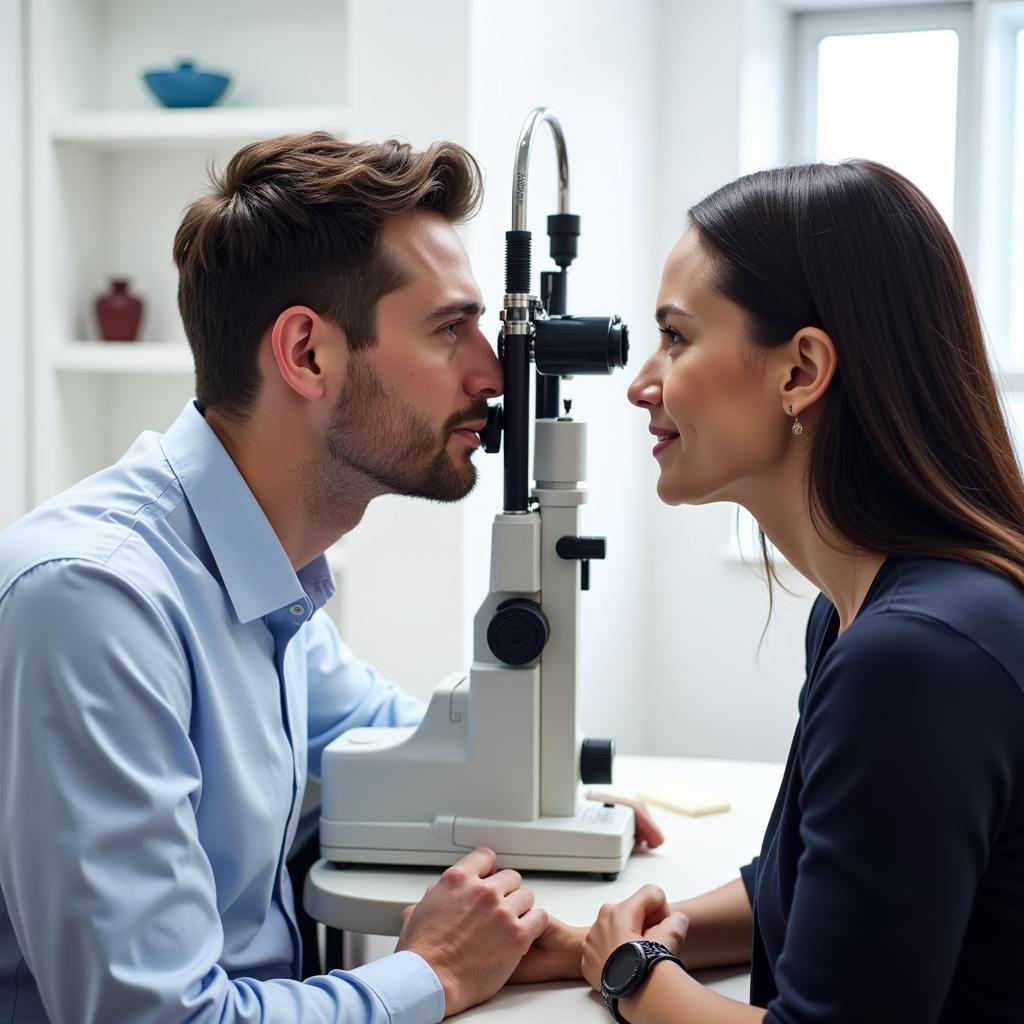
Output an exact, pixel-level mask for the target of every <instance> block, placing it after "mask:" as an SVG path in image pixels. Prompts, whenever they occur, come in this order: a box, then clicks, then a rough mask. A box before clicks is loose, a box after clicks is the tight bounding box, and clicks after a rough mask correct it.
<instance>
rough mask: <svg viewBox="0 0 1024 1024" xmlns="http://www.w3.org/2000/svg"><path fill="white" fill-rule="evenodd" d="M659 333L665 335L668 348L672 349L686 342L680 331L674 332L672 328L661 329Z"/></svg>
mask: <svg viewBox="0 0 1024 1024" xmlns="http://www.w3.org/2000/svg"><path fill="white" fill-rule="evenodd" d="M658 333H659V334H664V335H665V337H666V338H667V339H668V346H669V347H670V348H671V347H672V346H673V345H675V344H677V343H681V342H685V341H686V339H685V338H684V337H683V336H682V335H681V334H680V333H679V332H678V331H674V330H672V328H671V327H659V328H658Z"/></svg>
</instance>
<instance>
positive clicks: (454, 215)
mask: <svg viewBox="0 0 1024 1024" xmlns="http://www.w3.org/2000/svg"><path fill="white" fill-rule="evenodd" d="M210 178H211V183H212V188H211V190H210V192H209V193H208V194H206V195H204V196H203V197H202V198H200V199H198V200H197V201H196V202H194V203H193V204H192V205H191V206H190V207H189V208H188V210H187V212H186V213H185V217H184V219H183V220H182V222H181V226H180V227H179V228H178V231H177V234H176V235H175V236H174V262H175V265H176V266H177V268H178V275H179V276H178V309H179V310H180V312H181V319H182V321H183V323H184V325H185V334H186V335H187V337H188V341H189V345H190V346H191V348H192V356H193V359H194V360H195V368H196V398H197V399H198V402H199V406H200V408H201V409H206V408H207V407H214V408H216V409H217V410H218V411H219V412H221V413H222V414H224V415H227V416H231V417H234V418H244V417H245V415H246V414H247V412H248V410H249V408H250V406H251V404H252V402H253V399H254V398H255V396H256V392H257V390H258V388H259V385H260V375H259V371H258V369H257V363H256V352H257V348H258V346H259V342H260V338H261V337H262V336H263V333H264V332H265V331H266V329H267V328H268V327H269V326H270V325H271V324H273V322H274V320H275V319H276V318H277V316H278V314H279V313H280V312H281V310H283V309H287V308H288V306H292V305H305V306H309V307H310V308H311V309H313V310H315V311H316V312H317V313H318V314H319V315H320V316H322V317H324V319H326V320H329V321H330V322H331V323H333V324H335V325H337V326H338V327H340V328H341V329H342V330H343V331H344V332H345V335H346V337H347V340H348V344H349V347H350V349H352V350H353V351H355V350H358V349H361V348H365V347H367V346H369V345H372V344H373V343H374V341H375V332H376V317H375V310H376V306H377V301H378V299H380V297H381V296H382V295H385V294H387V293H388V292H390V291H393V290H395V289H396V288H400V287H402V286H403V285H404V284H405V283H406V280H405V277H404V272H403V269H402V268H401V267H400V266H399V265H398V264H397V263H396V261H395V260H394V259H393V258H391V257H390V256H389V254H388V253H387V251H386V250H385V248H384V247H383V246H382V244H381V242H380V227H381V224H382V222H383V220H384V219H385V218H386V217H389V216H392V215H395V214H401V213H407V212H409V211H412V210H417V209H422V210H432V211H435V212H437V213H440V214H441V215H442V216H444V217H445V218H446V219H448V220H449V221H451V222H453V223H454V222H458V221H462V220H465V219H467V218H468V217H471V216H472V215H473V214H474V213H475V212H476V210H477V207H478V206H479V203H480V198H481V175H480V168H479V166H478V164H477V162H476V161H475V160H474V159H473V157H472V156H471V155H470V154H469V153H468V152H467V151H466V150H465V149H463V148H462V147H461V146H458V145H455V144H454V143H450V142H436V143H434V144H433V145H432V146H430V147H429V148H428V149H426V150H424V151H423V152H416V151H414V150H413V149H412V147H411V146H409V145H408V144H406V143H401V142H398V141H396V140H394V139H390V140H388V141H387V142H382V143H369V142H367V143H358V144H353V143H345V142H340V141H339V140H338V139H336V138H334V137H333V136H332V135H328V134H327V133H326V132H313V133H310V134H308V135H289V136H283V137H281V138H276V139H268V140H266V141H264V142H254V143H252V144H251V145H248V146H245V147H244V148H242V149H240V150H239V151H238V152H237V153H236V154H235V155H234V156H233V157H232V159H231V161H230V162H229V163H228V165H227V168H226V169H225V171H224V173H223V174H222V175H218V174H217V173H216V172H214V171H211V173H210Z"/></svg>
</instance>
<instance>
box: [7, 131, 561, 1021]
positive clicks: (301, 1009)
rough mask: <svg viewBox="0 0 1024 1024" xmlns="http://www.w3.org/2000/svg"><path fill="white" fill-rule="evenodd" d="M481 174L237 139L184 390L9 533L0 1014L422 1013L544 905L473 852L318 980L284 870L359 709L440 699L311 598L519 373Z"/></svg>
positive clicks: (193, 287) (203, 269)
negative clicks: (393, 678) (108, 459)
mask: <svg viewBox="0 0 1024 1024" xmlns="http://www.w3.org/2000/svg"><path fill="white" fill-rule="evenodd" d="M479 194H480V179H479V170H478V168H477V166H476V164H475V162H474V161H473V159H472V157H471V156H470V155H469V154H468V153H466V152H465V151H464V150H462V149H461V148H459V147H458V146H454V145H449V144H436V145H434V146H432V147H431V148H430V149H428V150H427V151H425V152H422V153H416V152H413V151H412V150H411V149H410V148H409V147H408V146H405V145H400V144H398V143H396V142H388V143H384V144H381V145H371V144H364V145H346V144H343V143H341V142H338V141H337V140H336V139H334V138H332V137H331V136H329V135H325V134H313V135H307V136H302V137H290V138H283V139H274V140H270V141H268V142H263V143H257V144H254V145H251V146H248V147H246V148H244V149H243V150H241V151H240V152H239V153H238V154H237V155H236V156H235V157H234V159H233V160H232V161H231V162H230V163H229V165H228V167H227V169H226V171H225V174H224V177H223V178H222V179H219V180H215V182H214V188H213V190H212V192H211V193H210V194H209V195H207V196H205V197H203V198H201V199H199V200H198V201H197V202H196V203H195V204H193V206H192V207H191V208H190V209H189V210H188V212H187V213H186V216H185V218H184V220H183V222H182V224H181V227H180V229H179V231H178V233H177V236H176V238H175V242H174V258H175V262H176V264H177V267H178V271H179V308H180V311H181V316H182V320H183V322H184V325H185V330H186V333H187V335H188V339H189V343H190V345H191V347H192V352H193V356H194V359H195V367H196V396H197V398H196V402H195V403H192V402H190V403H189V404H188V405H187V406H186V408H185V409H184V411H183V412H182V413H181V415H180V417H179V418H178V419H177V421H176V422H175V423H174V424H173V425H172V426H171V427H170V429H169V430H168V431H167V432H166V433H165V434H163V435H162V436H161V435H155V434H143V435H142V436H141V437H140V438H139V439H138V440H137V441H136V442H135V444H134V445H133V447H132V448H131V449H130V450H129V451H128V452H127V454H126V455H125V456H124V457H123V458H122V459H121V460H120V461H119V462H118V463H117V464H116V465H114V466H112V467H110V468H109V469H106V470H104V471H102V472H101V473H99V474H97V475H96V476H93V477H90V478H89V479H87V480H85V481H82V482H81V483H80V484H78V485H76V486H75V487H73V488H71V489H70V490H69V491H67V492H65V493H64V494H62V495H60V496H58V497H57V498H54V499H53V500H51V501H49V502H47V503H46V504H44V505H43V506H41V507H40V508H38V509H36V510H35V511H34V512H32V513H30V514H29V515H27V516H25V517H24V518H23V519H22V520H20V521H19V522H18V523H16V524H15V525H14V526H12V527H11V528H10V529H9V530H8V531H6V532H5V534H4V535H3V536H2V537H0V835H2V836H3V840H2V843H0V895H2V899H0V1020H10V1021H13V1022H17V1024H23V1022H28V1021H32V1022H36V1021H52V1022H55V1024H58V1022H59V1024H64V1022H71V1021H74V1022H75V1024H85V1022H104V1024H109V1022H121V1021H131V1022H153V1024H163V1022H168V1024H170V1022H179V1021H186V1020H188V1021H194V1022H205V1021H218V1022H238V1021H247V1022H250V1021H252V1022H255V1021H268V1022H269V1021H317V1022H321V1021H323V1022H326V1021H358V1022H363V1021H374V1022H376V1021H391V1022H395V1024H402V1022H410V1024H411V1022H420V1021H423V1022H433V1021H437V1020H439V1019H440V1018H441V1017H442V1016H444V1015H445V1014H452V1013H457V1012H458V1011H459V1010H461V1009H464V1008H466V1007H468V1006H471V1005H473V1004H474V1003H477V1002H480V1001H481V1000H483V999H486V998H487V997H489V996H490V995H491V994H493V992H494V991H496V990H497V989H498V988H499V987H500V986H501V985H502V984H503V983H504V982H505V980H506V979H507V978H508V977H509V975H510V974H511V972H512V971H513V969H514V968H516V966H517V965H518V963H519V961H520V958H521V957H522V956H523V954H524V953H525V952H526V951H527V949H528V948H529V947H530V945H531V943H532V942H533V940H534V939H535V938H537V937H538V936H539V935H541V933H542V932H543V931H544V929H545V927H546V925H547V917H546V915H545V914H544V912H543V911H541V910H539V909H537V908H534V907H533V896H532V894H531V893H530V891H529V890H528V889H525V888H523V887H522V885H521V879H520V877H519V875H518V874H516V873H515V872H512V871H507V870H506V871H497V872H495V870H494V868H495V860H494V855H493V854H492V853H491V852H490V851H487V850H477V851H474V852H473V853H471V854H470V855H468V856H467V857H465V858H464V859H463V860H462V861H461V862H460V863H459V864H458V865H456V866H455V867H453V868H451V869H449V870H448V871H446V872H445V873H444V874H443V875H442V877H441V879H440V881H439V882H438V883H437V885H436V886H434V887H433V888H432V889H430V890H428V893H427V895H426V896H425V897H424V899H423V901H422V902H421V903H420V904H418V905H417V907H416V908H415V909H414V910H413V911H412V912H411V913H408V914H407V915H406V917H405V919H404V924H403V928H402V933H401V936H400V938H399V944H398V945H399V950H398V952H396V953H395V954H393V955H392V956H389V957H385V958H384V959H383V960H380V961H378V962H377V963H375V964H371V965H368V966H367V967H363V968H359V969H358V970H356V971H353V972H350V973H344V972H332V973H331V974H330V975H327V976H320V977H312V978H308V979H307V980H306V981H304V982H303V981H301V980H300V974H299V966H298V965H299V958H300V942H299V939H298V933H297V929H296V924H295V917H294V910H293V894H292V888H291V885H290V882H289V878H288V872H287V868H286V863H285V860H286V856H287V852H288V850H289V848H290V846H291V844H292V841H293V838H294V835H295V830H296V824H297V818H298V814H299V806H300V803H301V798H302V793H303V788H304V785H305V780H306V777H307V773H308V774H310V775H314V776H315V775H317V774H318V773H319V764H320V758H321V754H322V751H323V749H324V747H325V745H326V744H327V743H328V742H330V740H332V739H333V738H334V737H335V736H337V735H338V734H339V733H340V732H341V731H343V730H345V729H347V728H350V727H353V726H363V725H376V726H380V725H383V726H390V725H408V724H413V723H415V722H416V721H418V720H419V718H420V716H421V714H422V707H421V705H420V704H419V703H418V702H416V701H414V700H412V699H411V698H409V697H407V696H405V695H403V694H402V693H401V692H400V691H399V690H398V689H397V688H396V687H395V686H394V685H392V684H391V683H388V682H386V681H384V680H382V679H381V678H379V677H378V676H377V675H376V673H375V672H374V671H373V670H372V669H371V668H370V667H368V666H367V665H365V664H363V663H361V662H359V661H358V660H357V659H355V658H354V657H353V656H352V655H351V654H350V653H349V651H348V650H347V649H346V648H345V647H344V645H343V644H342V643H341V641H340V640H339V638H338V635H337V632H336V631H335V629H334V627H333V626H332V625H331V623H330V622H329V620H328V619H327V617H326V616H325V614H324V613H323V612H322V611H321V610H320V608H321V606H322V605H323V603H324V601H325V600H327V598H328V597H329V596H330V595H331V593H332V592H333V583H332V581H331V578H330V573H329V571H328V569H327V565H326V561H325V559H324V557H323V554H322V553H323V551H324V550H325V549H326V548H327V547H328V546H329V545H330V544H332V543H333V542H334V541H336V540H337V539H338V538H339V537H340V536H341V535H342V534H344V533H346V532H347V531H349V530H351V529H352V528H353V527H355V526H356V525H357V524H358V523H359V521H360V519H361V517H362V515H363V512H364V511H365V509H366V505H367V503H368V502H369V501H370V500H371V499H372V498H374V497H376V496H377V495H380V494H385V493H400V494H408V495H419V496H422V497H426V498H431V499H435V500H440V501H454V500H457V499H459V498H461V497H463V496H464V495H465V494H466V493H468V491H469V490H470V489H471V487H472V486H473V484H474V481H475V470H474V467H473V465H472V462H471V458H470V457H471V455H472V452H473V451H474V450H475V448H476V447H477V446H478V444H479V438H478V436H477V431H478V430H479V429H480V428H481V427H482V426H483V424H484V422H485V419H486V400H487V399H488V398H490V397H492V396H495V395H498V394H500V393H501V387H502V380H501V370H500V366H499V364H498V362H497V360H496V358H495V355H494V353H493V351H492V350H491V347H490V346H489V344H488V342H487V340H486V338H485V337H484V335H483V334H482V333H481V330H480V326H479V320H480V316H481V313H482V301H481V297H480V292H479V288H478V287H477V285H476V282H475V281H474V279H473V275H472V272H471V270H470V266H469V263H468V260H467V257H466V254H465V251H464V249H463V247H462V245H461V243H460V241H459V239H458V236H457V235H456V233H455V230H454V228H453V226H452V224H453V223H454V222H457V221H459V220H461V219H463V218H465V217H466V216H468V215H470V214H471V213H472V212H473V211H474V209H475V207H476V205H477V203H478V201H479Z"/></svg>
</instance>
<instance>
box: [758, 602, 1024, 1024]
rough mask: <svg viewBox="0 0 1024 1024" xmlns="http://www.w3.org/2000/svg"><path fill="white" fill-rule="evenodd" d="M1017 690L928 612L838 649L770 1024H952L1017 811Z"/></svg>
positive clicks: (820, 714)
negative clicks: (982, 894) (954, 985)
mask: <svg viewBox="0 0 1024 1024" xmlns="http://www.w3.org/2000/svg"><path fill="white" fill-rule="evenodd" d="M1019 696H1020V695H1019V693H1018V692H1016V690H1015V687H1014V684H1013V681H1012V680H1011V679H1010V678H1009V677H1008V676H1007V675H1006V674H1005V672H1004V670H1003V669H1002V668H1001V667H1000V666H999V665H998V664H997V663H996V662H994V661H993V660H992V659H991V658H990V656H989V655H988V654H986V653H985V652H983V651H981V650H980V649H979V648H978V647H976V646H975V645H974V644H973V643H972V642H970V641H969V640H967V639H966V638H963V637H961V636H959V635H958V634H956V633H954V632H953V631H952V630H951V629H949V628H948V627H946V626H944V625H943V624H942V623H940V622H937V621H935V620H932V619H928V618H924V617H917V616H912V615H909V614H896V613H890V614H887V615H885V616H879V617H877V618H873V619H867V620H865V621H864V622H863V623H856V622H855V623H854V624H853V625H852V626H851V627H850V629H849V631H848V634H847V635H846V636H844V637H843V638H841V640H840V641H839V642H837V644H836V645H835V646H834V647H833V648H832V650H831V651H830V652H829V653H828V654H827V655H826V657H825V659H824V661H823V663H822V667H821V671H820V673H819V674H818V676H817V677H816V679H815V680H814V683H813V687H812V688H811V689H810V690H809V692H808V695H807V699H806V705H805V708H804V713H803V716H802V719H803V720H802V726H801V738H800V746H799V769H800V771H801V773H802V776H803V788H802V792H801V798H800V805H799V806H800V815H801V818H800V827H799V837H800V841H801V843H802V854H801V856H800V858H799V861H798V866H797V878H796V883H795V887H794V895H793V903H792V907H791V909H790V915H789V919H788V921H787V923H786V933H785V941H784V945H783V949H782V952H781V954H780V956H779V959H778V961H777V963H776V967H775V982H776V988H777V991H778V996H777V997H776V998H775V999H773V1000H772V1002H771V1003H770V1004H769V1006H768V1013H767V1015H766V1017H765V1021H766V1024H817V1022H825V1021H828V1022H829V1024H844V1022H854V1021H865V1020H878V1021H881V1020H887V1021H888V1020H892V1021H910V1020H915V1021H929V1020H930V1021H934V1020H938V1019H939V1015H940V1013H941V1010H942V1006H943V1004H944V1001H945V998H946V993H947V986H948V980H949V979H951V978H952V977H953V973H954V969H955V966H956V962H957V958H958V956H959V953H960V949H961V946H962V943H963V939H964V934H965V931H966V929H967V926H968V920H969V917H970V914H971V907H972V902H973V897H974V892H975V890H976V887H977V884H978V881H979V879H980V877H981V874H982V873H983V871H984V870H985V867H986V864H987V861H988V856H989V849H990V843H991V837H992V836H994V835H995V834H996V832H997V830H998V822H999V820H1000V819H1001V817H1002V816H1003V815H1004V814H1005V813H1006V811H1007V808H1008V806H1009V801H1010V793H1011V792H1012V779H1013V778H1014V773H1015V770H1016V769H1015V766H1014V761H1015V758H1016V755H1015V754H1013V750H1014V748H1015V743H1014V740H1013V738H1012V737H1013V735H1015V734H1016V735H1019V733H1020V729H1021V709H1020V707H1019ZM942 979H946V981H945V982H943V980H942Z"/></svg>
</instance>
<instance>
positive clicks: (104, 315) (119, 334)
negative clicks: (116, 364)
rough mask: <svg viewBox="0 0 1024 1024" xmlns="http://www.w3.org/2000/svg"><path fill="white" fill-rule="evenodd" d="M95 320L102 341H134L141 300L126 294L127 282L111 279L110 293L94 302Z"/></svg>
mask: <svg viewBox="0 0 1024 1024" xmlns="http://www.w3.org/2000/svg"><path fill="white" fill-rule="evenodd" d="M96 319H97V320H98V321H99V325H100V334H101V335H102V336H103V340H104V341H134V340H135V339H136V338H137V337H138V336H139V323H140V321H141V320H142V300H141V299H137V298H136V297H135V296H134V295H129V294H128V282H127V281H125V280H121V279H119V278H112V279H111V281H110V291H109V292H107V294H106V295H101V296H100V297H99V298H98V299H97V300H96Z"/></svg>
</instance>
